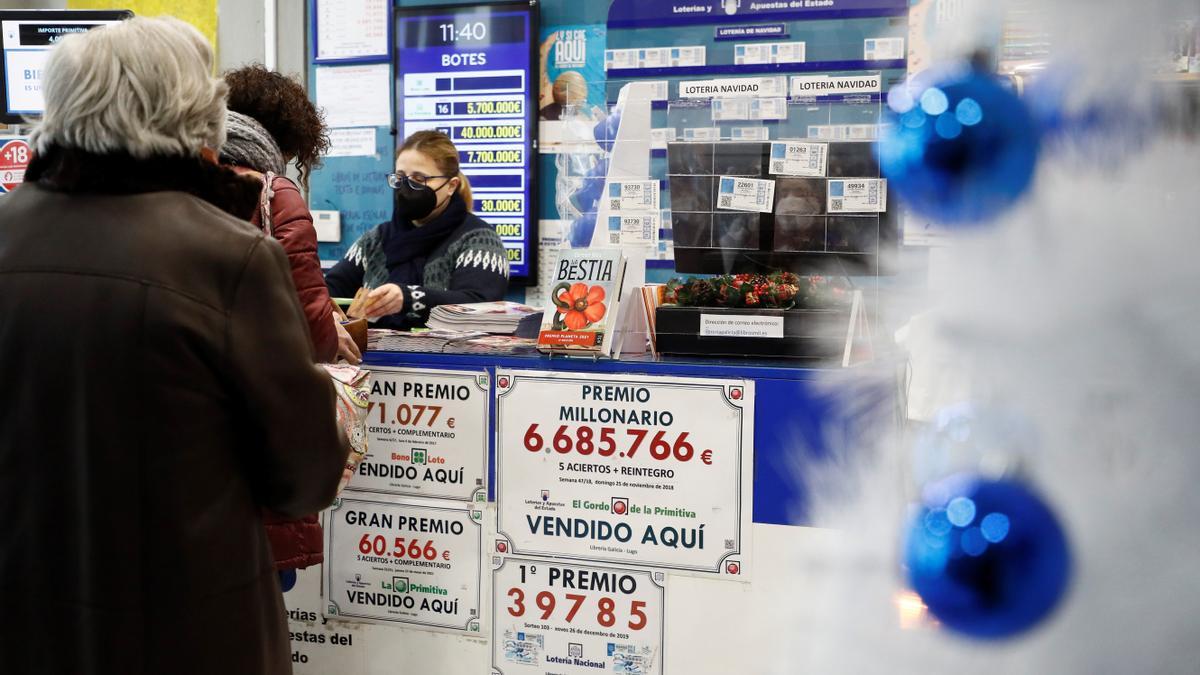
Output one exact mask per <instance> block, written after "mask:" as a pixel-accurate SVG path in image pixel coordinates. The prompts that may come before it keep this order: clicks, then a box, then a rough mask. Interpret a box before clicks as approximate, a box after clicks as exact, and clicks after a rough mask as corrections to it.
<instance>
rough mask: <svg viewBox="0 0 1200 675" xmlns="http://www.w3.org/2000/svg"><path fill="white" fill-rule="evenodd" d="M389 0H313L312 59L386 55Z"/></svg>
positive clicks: (324, 59)
mask: <svg viewBox="0 0 1200 675" xmlns="http://www.w3.org/2000/svg"><path fill="white" fill-rule="evenodd" d="M389 4H390V0H337V2H334V1H333V0H317V3H316V10H315V14H316V16H315V17H313V18H314V21H315V22H316V41H315V42H316V55H315V60H316V61H331V60H338V59H364V58H370V57H385V58H386V57H387V54H388V18H389V17H388V5H389Z"/></svg>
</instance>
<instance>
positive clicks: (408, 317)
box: [325, 213, 508, 329]
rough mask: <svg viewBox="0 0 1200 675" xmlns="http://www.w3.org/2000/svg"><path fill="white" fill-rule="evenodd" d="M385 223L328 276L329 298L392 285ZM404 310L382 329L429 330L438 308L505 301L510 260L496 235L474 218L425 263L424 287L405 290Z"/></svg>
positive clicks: (382, 321)
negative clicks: (428, 323)
mask: <svg viewBox="0 0 1200 675" xmlns="http://www.w3.org/2000/svg"><path fill="white" fill-rule="evenodd" d="M381 228H382V224H381V225H377V226H375V227H374V228H372V229H371V230H369V231H368V232H366V233H365V234H363V235H362V236H361V237H359V239H358V241H356V242H354V244H353V245H352V246H351V247H350V249H349V250H348V251H346V256H345V257H344V258H342V259H341V260H339V261H338V263H337V264H336V265H334V267H333V269H331V270H329V272H328V273H326V275H325V285H326V286H328V287H329V293H330V295H333V296H335V297H351V296H353V295H354V294H355V292H357V291H358V289H359V288H360V287H362V286H364V285H365V286H367V287H368V288H376V287H378V286H382V285H383V284H386V283H388V270H387V260H386V256H385V255H384V252H383V242H382V241H381V239H382V237H381V231H382V229H381ZM401 290H403V291H404V309H403V310H401V311H400V313H398V314H392V315H391V316H385V317H382V318H380V319H379V320H378V321H377V322H375V324H374V325H375V326H376V327H379V328H400V329H407V328H415V327H419V326H424V325H425V321H426V320H427V319H428V318H429V310H430V309H432V308H433V307H436V306H437V305H445V304H451V303H465V302H487V301H491V300H502V299H503V298H504V293H505V292H506V291H507V290H508V256H507V255H506V254H505V251H504V245H503V244H502V243H500V236H499V235H497V234H496V230H495V229H494V228H493V227H492V226H491V225H488V224H487V223H485V222H484V221H483V220H481V219H480V218H479V216H476V215H475V214H473V213H468V214H467V215H466V217H465V218H463V222H462V224H461V225H459V226H458V227H457V228H456V229H455V230H454V231H453V232H452V233H451V234H450V235H449V236H448V237H446V240H445V241H443V242H442V243H441V244H439V245H438V246H437V248H435V249H434V250H433V253H432V254H430V256H429V258H428V259H427V260H426V261H425V269H424V274H423V277H422V279H421V281H420V283H417V284H410V285H405V286H401Z"/></svg>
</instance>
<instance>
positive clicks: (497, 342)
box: [442, 335, 537, 354]
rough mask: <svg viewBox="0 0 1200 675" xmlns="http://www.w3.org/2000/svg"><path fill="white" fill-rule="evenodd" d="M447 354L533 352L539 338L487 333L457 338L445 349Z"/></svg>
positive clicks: (535, 349)
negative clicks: (480, 335)
mask: <svg viewBox="0 0 1200 675" xmlns="http://www.w3.org/2000/svg"><path fill="white" fill-rule="evenodd" d="M442 351H443V352H445V353H446V354H531V353H534V352H536V351H537V340H535V339H534V338H519V337H513V336H511V335H485V336H484V337H477V338H470V339H468V340H455V341H453V342H450V343H448V344H447V345H446V346H445V347H444V348H443V349H442Z"/></svg>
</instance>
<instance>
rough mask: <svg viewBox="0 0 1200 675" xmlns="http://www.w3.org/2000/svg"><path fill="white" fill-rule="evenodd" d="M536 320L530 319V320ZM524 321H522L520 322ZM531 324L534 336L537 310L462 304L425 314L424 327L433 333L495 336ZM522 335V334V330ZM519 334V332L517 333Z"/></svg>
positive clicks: (511, 305) (498, 304)
mask: <svg viewBox="0 0 1200 675" xmlns="http://www.w3.org/2000/svg"><path fill="white" fill-rule="evenodd" d="M535 315H536V318H530V317H534V316H535ZM523 319H524V320H525V321H524V322H522V320H523ZM523 323H524V324H525V325H529V324H532V333H531V334H530V335H528V337H533V336H536V335H537V327H538V325H540V324H541V311H540V310H538V309H536V308H534V307H530V306H529V305H522V304H519V303H516V302H507V301H500V302H473V303H470V304H464V305H438V306H437V307H434V308H433V309H432V310H431V311H430V312H429V321H427V322H426V325H427V326H429V327H430V328H432V329H435V330H449V331H482V332H484V333H493V334H497V335H512V334H514V333H518V328H520V327H521V326H522V324H523ZM522 332H523V331H522ZM518 334H519V333H518Z"/></svg>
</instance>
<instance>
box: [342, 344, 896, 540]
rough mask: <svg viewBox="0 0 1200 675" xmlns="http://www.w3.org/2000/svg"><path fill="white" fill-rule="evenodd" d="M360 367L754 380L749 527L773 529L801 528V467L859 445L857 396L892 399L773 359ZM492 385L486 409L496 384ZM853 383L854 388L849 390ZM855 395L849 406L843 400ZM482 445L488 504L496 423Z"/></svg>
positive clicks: (512, 360)
mask: <svg viewBox="0 0 1200 675" xmlns="http://www.w3.org/2000/svg"><path fill="white" fill-rule="evenodd" d="M364 365H366V366H367V367H368V368H369V367H370V366H392V367H404V368H440V369H450V370H475V371H478V370H486V371H488V373H489V374H491V375H494V373H495V370H496V369H497V368H502V369H504V368H509V369H524V370H540V371H549V372H563V373H589V372H591V373H623V374H634V375H659V376H674V377H697V378H709V379H717V380H721V379H734V378H744V379H747V380H753V381H754V395H755V401H754V497H753V510H752V512H753V520H754V522H756V523H766V524H774V525H804V524H806V523H807V513H806V505H805V494H806V489H805V487H804V475H805V468H806V467H809V466H812V465H813V464H814V463H816V462H820V461H821V460H822V458H824V457H827V456H828V455H829V453H830V452H832V451H833V450H835V449H839V451H840V449H841V448H848V449H852V448H853V447H854V445H855V443H856V442H860V441H861V440H862V434H863V432H864V431H865V430H866V425H863V424H859V423H858V421H857V420H856V415H857V414H859V413H858V412H856V411H861V410H863V409H864V406H862V405H861V403H862V401H863V399H862V398H861V397H863V396H868V397H869V400H870V401H871V402H872V405H871V406H867V407H868V408H869V409H872V410H878V409H879V405H880V404H883V405H886V404H887V401H889V400H891V398H892V397H893V395H894V394H893V389H894V385H893V383H892V382H891V381H889V380H888V379H887V378H886V377H880V376H875V375H872V376H863V375H861V374H860V373H857V374H855V376H854V379H853V380H851V379H849V378H848V377H846V375H847V374H848V372H847V371H845V370H843V369H839V368H814V367H812V366H811V365H805V364H803V363H798V362H795V361H788V360H775V359H729V358H721V359H715V358H714V359H702V358H687V357H660V358H658V359H654V358H652V357H649V356H645V357H641V358H633V359H628V358H624V359H622V360H609V359H586V358H567V357H560V356H555V357H548V356H543V355H462V354H429V353H419V352H368V353H367V354H366V356H365V358H364ZM491 379H492V382H493V384H492V387H493V390H492V399H491V400H492V403H491V405H492V410H493V413H494V409H495V390H494V387H495V384H494V380H495V378H494V377H493V378H491ZM851 382H853V386H851ZM851 389H852V390H853V392H854V395H855V397H856V398H855V399H854V400H855V401H857V403H856V404H854V405H849V404H847V401H848V400H850V399H848V397H847V395H848V394H849V392H850V391H851ZM489 419H490V420H491V423H490V429H489V441H488V467H489V471H488V473H489V480H488V500H489V501H494V500H495V494H494V489H495V487H494V486H495V482H496V481H495V467H496V444H495V420H494V415H491V416H489Z"/></svg>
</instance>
